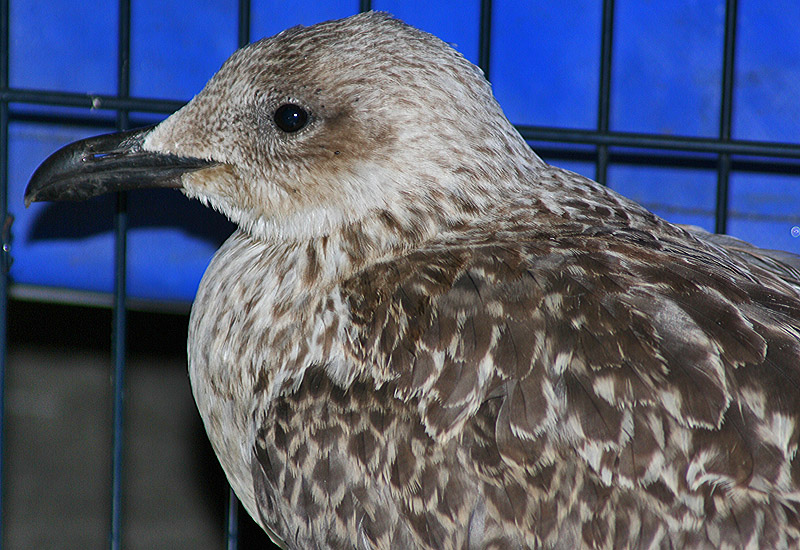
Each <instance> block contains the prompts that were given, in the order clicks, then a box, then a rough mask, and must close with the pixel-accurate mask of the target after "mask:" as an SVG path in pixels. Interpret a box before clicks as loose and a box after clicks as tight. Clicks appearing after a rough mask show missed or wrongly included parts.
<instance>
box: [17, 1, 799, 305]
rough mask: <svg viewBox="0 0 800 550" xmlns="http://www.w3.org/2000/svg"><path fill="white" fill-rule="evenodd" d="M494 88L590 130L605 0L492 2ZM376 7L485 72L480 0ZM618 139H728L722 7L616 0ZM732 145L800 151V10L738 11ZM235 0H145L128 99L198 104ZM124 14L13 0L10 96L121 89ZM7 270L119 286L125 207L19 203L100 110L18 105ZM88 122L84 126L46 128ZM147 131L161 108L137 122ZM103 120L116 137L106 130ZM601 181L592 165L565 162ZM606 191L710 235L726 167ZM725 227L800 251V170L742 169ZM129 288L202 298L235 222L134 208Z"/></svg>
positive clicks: (550, 117)
mask: <svg viewBox="0 0 800 550" xmlns="http://www.w3.org/2000/svg"><path fill="white" fill-rule="evenodd" d="M494 4H495V6H494V12H493V31H492V32H493V34H492V56H491V79H492V83H493V86H494V90H495V93H496V95H497V97H498V99H499V101H500V103H501V105H503V107H504V108H505V110H506V113H507V115H508V116H509V118H510V119H511V121H512V122H514V123H518V124H529V125H542V126H566V127H574V128H586V129H593V128H595V127H596V125H597V106H596V105H597V87H598V75H599V52H600V16H601V2H600V0H563V1H562V2H558V3H554V2H530V1H521V2H510V1H505V2H504V1H496V2H495V3H494ZM373 6H374V8H375V9H382V10H386V11H389V12H391V13H393V14H395V15H397V16H398V17H400V18H402V19H404V20H406V21H408V22H409V23H412V24H414V25H416V26H419V27H421V28H424V29H426V30H428V31H430V32H433V33H434V34H437V35H438V36H440V37H441V38H442V39H444V40H445V41H447V42H449V43H452V44H453V45H454V46H455V47H456V48H458V49H459V50H460V51H461V52H462V53H464V55H465V56H467V57H468V58H469V59H471V60H472V61H474V62H477V56H478V17H479V2H478V1H477V0H473V1H472V2H463V1H455V0H452V1H447V2H432V1H428V2H408V1H400V0H395V1H386V0H384V1H380V0H376V1H375V2H373ZM616 6H617V12H616V19H615V25H616V26H615V35H614V58H613V65H612V67H613V74H612V90H611V101H612V103H611V122H610V123H611V129H612V130H619V131H631V132H653V133H659V134H669V135H685V136H700V137H715V136H716V135H717V132H718V128H719V110H720V105H719V89H720V86H721V78H722V74H721V65H722V62H721V60H722V44H723V22H724V2H723V1H722V0H681V1H675V2H661V1H641V0H617V2H616ZM739 6H740V12H739V20H738V21H739V27H738V42H737V56H738V57H737V59H738V60H737V65H736V84H735V92H734V118H733V134H734V138H736V139H743V140H765V141H778V142H792V143H797V142H798V141H800V25H798V24H797V22H798V21H800V3H798V2H796V1H795V0H777V1H773V2H761V1H759V0H740V1H739ZM236 7H237V2H236V1H235V0H218V1H211V0H201V1H197V2H193V3H192V7H191V9H187V4H186V3H185V2H183V1H177V0H146V1H141V0H134V2H133V7H132V10H133V11H132V22H133V25H132V41H131V94H132V95H133V96H136V97H147V98H159V99H174V100H180V101H187V100H189V99H191V97H192V96H193V95H194V94H195V93H196V92H197V91H199V90H200V89H201V88H202V86H203V84H204V83H205V82H206V80H208V78H209V77H210V76H211V75H212V74H213V73H214V72H215V71H216V70H217V69H218V68H219V66H220V65H221V64H222V62H223V61H224V60H225V59H226V58H227V57H228V56H229V55H230V54H231V53H232V52H233V51H234V49H235V47H236V37H237V29H236V25H237V13H236ZM357 7H358V6H357V2H356V1H355V0H347V1H345V0H338V1H331V2H315V1H294V2H279V1H274V0H273V1H268V0H254V2H253V14H252V29H251V31H252V37H253V39H256V38H260V37H262V36H266V35H270V34H274V33H276V32H278V31H280V30H282V29H284V28H286V27H289V26H292V25H296V24H306V25H308V24H313V23H315V22H317V21H322V20H325V19H330V18H336V17H343V16H347V15H350V14H352V13H355V12H356V11H357ZM116 29H117V7H116V3H114V2H105V1H100V0H83V1H81V2H76V1H75V0H50V1H49V2H46V3H45V2H40V1H38V0H12V2H11V51H10V57H11V65H10V71H11V73H10V76H11V86H12V87H14V88H28V89H41V90H63V91H70V92H79V93H97V94H108V95H113V94H114V93H115V91H116V87H117V82H116V55H117V54H116ZM12 111H13V112H14V113H15V114H19V115H21V116H17V117H16V118H15V120H14V121H13V122H12V124H11V130H10V144H9V159H10V199H9V202H10V210H11V212H12V213H13V214H14V215H15V216H16V222H15V225H14V237H15V240H14V245H13V256H14V259H15V261H14V265H13V267H12V272H11V275H12V277H13V280H14V281H15V282H17V283H26V284H35V285H43V286H51V287H60V288H61V287H65V288H76V289H85V290H99V291H111V289H112V286H113V263H112V262H113V254H112V250H113V237H112V234H111V226H112V219H113V211H114V198H113V197H104V198H99V199H95V200H93V201H91V202H90V203H86V204H67V205H64V204H60V205H49V204H35V205H33V206H32V207H31V208H29V209H27V210H25V209H24V208H23V205H22V194H23V190H24V188H25V185H26V183H27V180H28V178H29V177H30V174H31V173H32V172H33V170H34V169H35V168H36V166H37V165H38V163H39V162H41V161H42V160H43V159H44V158H45V157H46V156H47V155H48V154H49V153H50V152H52V151H53V150H55V149H56V148H58V147H59V146H61V145H63V144H65V143H68V142H70V141H73V140H75V139H78V138H81V137H84V136H87V135H92V134H97V133H101V132H104V131H110V130H111V129H112V128H111V127H108V124H111V123H113V114H111V113H108V112H103V111H101V110H95V111H88V110H81V109H69V108H64V107H61V108H53V107H42V106H35V105H22V104H15V105H12ZM43 112H45V113H58V114H62V113H63V114H77V115H80V116H81V117H84V118H85V119H86V121H87V124H88V125H87V126H85V127H75V126H74V125H67V124H50V123H44V122H40V121H37V119H36V115H37V114H39V113H43ZM132 117H133V118H134V120H135V121H137V122H141V123H143V124H144V123H149V122H154V121H157V120H159V119H160V118H163V115H154V114H148V113H133V114H132ZM104 125H105V127H104ZM556 164H561V165H565V164H566V167H568V168H570V169H573V170H576V171H578V172H581V173H584V174H586V175H588V176H590V177H592V176H593V175H594V166H593V164H591V163H581V162H570V163H563V162H562V163H556ZM608 174H609V184H610V185H611V186H612V187H613V188H615V189H618V190H620V191H621V192H622V193H624V194H626V195H628V196H630V197H632V198H634V199H636V200H638V201H640V202H643V203H644V204H645V205H648V206H649V207H650V208H651V209H653V210H654V211H656V212H657V213H659V214H660V215H662V216H664V217H666V218H667V219H670V220H673V221H677V222H680V223H694V224H698V225H701V226H704V227H706V228H707V229H712V228H713V209H714V200H715V183H716V174H715V172H714V171H713V170H708V171H706V170H700V169H682V168H669V169H668V168H653V167H641V166H630V165H612V166H611V167H610V169H609V173H608ZM730 208H731V217H730V221H729V231H730V232H731V233H732V234H734V235H736V236H739V237H741V238H744V239H747V240H750V241H752V242H754V243H756V244H759V245H762V246H767V247H770V248H783V249H787V250H791V251H794V252H798V253H800V239H799V238H798V237H796V236H795V235H800V176H798V175H793V176H785V175H760V174H751V173H734V174H733V175H732V178H731V187H730ZM129 212H130V224H131V227H132V229H131V232H130V235H129V254H130V262H129V264H130V265H129V292H130V294H131V295H132V296H134V297H139V298H149V299H170V300H176V299H177V300H185V301H190V300H191V299H192V298H193V296H194V293H195V289H196V287H197V284H198V282H199V279H200V277H201V275H202V273H203V271H204V269H205V266H206V265H207V263H208V261H209V259H210V257H211V255H212V254H213V252H214V250H216V248H217V246H218V245H219V244H220V243H221V241H222V240H224V238H225V236H226V235H227V234H228V233H229V232H230V231H231V229H232V226H230V224H228V223H227V222H226V221H225V220H224V219H222V218H221V217H220V216H218V215H217V214H215V213H213V212H210V211H208V210H205V209H204V208H202V207H201V206H200V205H199V204H197V203H192V202H190V201H187V200H186V199H184V198H183V197H182V195H180V194H179V193H177V192H173V191H163V190H162V191H143V192H137V193H131V194H130V197H129Z"/></svg>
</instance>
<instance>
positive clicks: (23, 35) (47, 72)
mask: <svg viewBox="0 0 800 550" xmlns="http://www.w3.org/2000/svg"><path fill="white" fill-rule="evenodd" d="M9 4H10V9H11V13H10V20H9V24H10V29H11V43H10V45H9V48H10V51H9V54H10V66H9V70H10V83H11V86H13V87H21V88H39V89H47V90H61V91H70V92H87V93H98V94H113V93H114V92H115V91H116V89H117V70H116V63H117V38H116V37H117V23H116V21H117V3H116V2H106V1H104V0H82V1H81V2H67V1H63V0H62V1H53V2H42V1H41V0H15V1H14V2H10V3H9Z"/></svg>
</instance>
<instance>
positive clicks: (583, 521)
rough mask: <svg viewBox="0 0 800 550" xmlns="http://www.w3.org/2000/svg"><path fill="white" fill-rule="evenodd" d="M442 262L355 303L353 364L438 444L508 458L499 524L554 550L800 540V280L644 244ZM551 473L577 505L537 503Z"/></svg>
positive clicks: (505, 252) (479, 251) (539, 245)
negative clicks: (379, 381)
mask: <svg viewBox="0 0 800 550" xmlns="http://www.w3.org/2000/svg"><path fill="white" fill-rule="evenodd" d="M523 237H524V236H523ZM443 250H444V249H442V250H422V251H418V252H414V253H412V254H410V255H408V256H406V257H404V258H402V259H398V260H392V261H391V262H386V263H383V264H379V265H376V266H373V267H371V268H369V269H368V270H366V271H364V272H363V273H361V274H360V276H358V277H356V278H354V279H353V280H352V281H350V282H349V283H348V284H347V285H345V286H344V288H343V294H344V296H345V298H346V299H347V300H348V301H349V305H350V308H351V310H352V320H353V323H354V331H353V339H352V342H351V344H352V349H351V351H352V353H353V356H354V359H355V360H357V361H366V362H369V363H372V364H376V365H379V366H380V368H381V370H382V372H385V373H389V374H390V377H393V380H394V381H393V382H392V383H391V384H390V385H389V386H390V387H391V389H392V391H393V395H394V397H395V398H397V399H399V400H401V401H403V402H406V403H409V404H412V405H413V406H415V407H416V409H417V411H418V412H419V415H420V418H421V422H422V423H423V424H424V426H425V429H426V431H427V433H428V435H429V436H430V437H431V438H433V440H435V441H447V440H449V439H450V438H456V439H458V438H469V437H473V438H475V439H474V444H475V445H477V446H478V447H479V448H480V449H483V450H480V449H477V450H476V451H475V452H476V453H478V454H480V455H481V457H482V458H480V460H486V458H485V455H486V453H487V452H490V453H497V456H498V459H499V462H497V464H496V466H495V468H496V471H495V472H494V473H495V474H497V472H501V474H499V475H495V476H494V478H492V476H487V481H486V485H485V486H484V489H483V491H484V495H483V498H484V499H486V502H488V503H492V506H491V507H490V509H491V510H492V512H491V513H494V514H500V515H503V512H502V510H503V509H506V508H504V506H509V507H510V508H508V510H512V509H513V510H516V511H515V512H513V513H512V512H508V513H507V514H506V515H509V514H510V515H509V518H510V519H508V518H507V519H508V521H510V522H511V523H512V524H514V525H516V527H517V528H521V527H524V525H522V524H525V523H527V522H531V523H532V524H531V525H529V526H528V527H529V528H530V529H531V531H533V532H535V534H536V537H537V540H540V541H544V542H547V541H549V542H551V543H555V542H557V541H558V540H561V541H562V542H564V541H567V542H569V543H570V544H571V543H572V542H577V540H578V539H574V538H570V537H572V536H573V535H574V536H575V537H578V538H579V539H580V540H581V541H582V543H584V544H588V545H590V546H609V545H614V546H620V545H632V546H635V545H638V544H642V545H644V544H646V543H648V541H649V542H653V541H659V540H660V541H662V543H667V542H665V541H669V544H678V545H679V546H682V545H689V546H691V545H692V544H705V545H709V544H711V545H714V546H718V545H720V544H723V543H728V544H732V545H734V546H744V545H746V544H747V543H748V542H752V541H755V540H758V544H760V545H763V544H765V543H768V544H775V545H777V546H782V545H785V544H788V543H789V542H790V541H795V542H794V543H796V542H797V541H798V540H799V539H798V522H799V521H800V520H798V503H799V502H800V484H799V483H798V481H799V479H800V475H798V471H799V470H800V466H798V463H799V462H800V459H798V458H797V457H796V451H797V445H798V439H800V405H798V404H800V293H799V292H798V287H797V285H793V284H791V283H792V280H791V277H789V276H788V274H789V273H790V270H788V268H787V270H784V271H779V272H778V273H777V275H773V274H772V273H771V272H770V271H769V270H768V269H767V267H768V265H767V264H765V263H764V262H761V263H758V264H754V263H751V262H745V261H743V260H742V258H741V257H739V256H738V255H737V254H731V255H727V254H726V253H725V250H724V249H721V248H719V247H715V246H714V245H709V246H705V245H703V244H702V243H699V242H698V243H689V244H686V241H685V240H682V239H677V238H659V239H653V238H650V237H647V236H646V237H642V236H641V235H637V234H634V233H632V232H630V233H627V234H623V235H619V234H617V235H605V236H604V235H595V236H591V235H583V236H582V235H574V236H561V237H559V238H558V239H557V240H555V239H542V238H520V239H517V240H511V239H509V240H505V241H503V240H498V239H496V238H495V239H494V240H493V241H491V242H488V241H487V242H484V243H480V242H477V243H475V242H473V243H464V242H462V243H460V244H458V243H450V245H449V246H448V247H447V248H446V252H444V253H443V252H442V251H443ZM775 261H777V260H775ZM489 403H493V405H492V406H491V407H488V408H487V404H489ZM486 415H488V417H486ZM476 423H482V425H483V426H484V428H482V430H483V431H482V432H481V433H482V434H483V436H481V437H478V436H476V435H474V434H475V433H476V432H475V430H476V426H477V424H476ZM469 434H472V435H469ZM551 469H554V471H550V470H551ZM545 474H547V475H548V476H549V478H551V479H552V478H553V476H555V477H556V478H565V479H566V481H564V483H565V486H564V487H561V488H559V489H558V490H551V491H550V492H545V493H543V494H542V496H541V498H538V497H536V496H535V495H536V493H535V492H533V493H532V492H531V485H530V484H531V483H533V482H532V481H531V480H532V479H533V478H536V479H538V480H539V481H537V483H540V484H542V483H544V482H542V481H541V476H542V475H545ZM531 476H533V477H531ZM504 479H505V481H503V480H504ZM545 485H546V484H545ZM491 487H495V488H494V489H491ZM516 489H519V490H521V491H522V494H528V495H529V496H528V497H527V501H526V502H527V507H526V506H522V505H521V504H520V503H519V502H517V498H516V497H514V496H513V495H512V493H513V492H514V491H515V490H516ZM497 490H501V492H502V494H503V495H504V496H503V497H502V498H500V497H499V496H498V495H499V493H497ZM499 498H500V500H502V501H503V502H505V505H500V504H498V503H499V502H500V500H498V499H499ZM523 500H524V499H523ZM536 503H538V506H539V508H540V510H539V512H537V513H535V514H534V513H533V512H531V511H530V508H531V506H534V505H536ZM549 506H553V507H554V509H555V511H554V512H551V513H556V514H557V517H556V518H554V519H553V520H552V522H550V523H548V522H547V521H545V519H546V517H548V516H547V513H545V512H544V508H547V507H549ZM521 510H528V511H527V512H524V511H521ZM534 517H536V520H535V521H534V519H532V518H534ZM691 518H695V519H694V520H692V519H691ZM700 518H703V519H702V521H703V522H704V523H703V524H702V527H700V528H699V531H701V532H699V533H697V532H695V531H696V530H698V527H697V526H698V525H699V523H698V522H697V521H698V520H699V519H700ZM547 525H558V526H559V527H558V528H557V529H553V530H551V531H548V530H547V528H546V526H547ZM570 529H573V530H574V532H573V533H572V535H570V534H569V533H570V532H571V531H570ZM523 530H524V529H523ZM575 533H579V535H576V534H575ZM554 537H555V538H554ZM559 537H560V538H559ZM565 537H566V538H565ZM756 537H758V538H756ZM570 541H572V542H570Z"/></svg>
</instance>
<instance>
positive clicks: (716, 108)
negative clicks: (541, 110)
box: [611, 0, 725, 136]
mask: <svg viewBox="0 0 800 550" xmlns="http://www.w3.org/2000/svg"><path fill="white" fill-rule="evenodd" d="M616 8H617V14H616V20H615V26H614V56H613V61H612V80H611V82H612V89H611V100H612V102H611V129H612V130H620V131H627V132H655V133H660V134H675V135H686V136H717V135H719V112H720V99H719V98H720V90H721V86H722V84H721V83H722V47H723V43H724V41H723V36H724V21H725V2H724V0H694V1H691V2H689V1H686V2H642V1H640V0H621V1H618V2H616Z"/></svg>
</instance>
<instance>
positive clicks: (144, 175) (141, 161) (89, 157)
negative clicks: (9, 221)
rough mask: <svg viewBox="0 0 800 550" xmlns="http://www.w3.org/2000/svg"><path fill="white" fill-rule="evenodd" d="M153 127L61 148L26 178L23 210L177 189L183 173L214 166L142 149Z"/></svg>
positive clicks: (205, 161)
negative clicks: (117, 194)
mask: <svg viewBox="0 0 800 550" xmlns="http://www.w3.org/2000/svg"><path fill="white" fill-rule="evenodd" d="M153 128H154V127H153V126H150V127H147V128H139V129H137V130H130V131H128V132H118V133H114V134H105V135H102V136H96V137H91V138H87V139H83V140H80V141H76V142H75V143H71V144H69V145H66V146H65V147H62V148H61V149H59V150H58V151H56V152H55V153H53V154H52V155H50V156H49V157H48V158H47V160H45V161H44V162H43V163H42V164H41V166H39V168H37V169H36V171H35V172H34V173H33V176H31V181H30V182H29V183H28V188H27V189H25V206H29V205H30V203H32V202H34V201H78V200H85V199H89V198H91V197H95V196H97V195H102V194H104V193H111V192H114V191H125V190H129V189H143V188H147V187H172V188H180V187H181V186H182V185H181V176H182V175H183V174H185V173H187V172H193V171H197V170H202V169H204V168H208V167H211V166H214V165H216V164H217V163H216V162H214V161H210V160H204V159H199V158H193V157H183V156H179V155H173V154H166V153H159V152H154V151H147V150H145V149H144V147H143V144H144V141H145V139H146V138H147V136H148V134H149V133H150V132H151V131H152V130H153Z"/></svg>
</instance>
